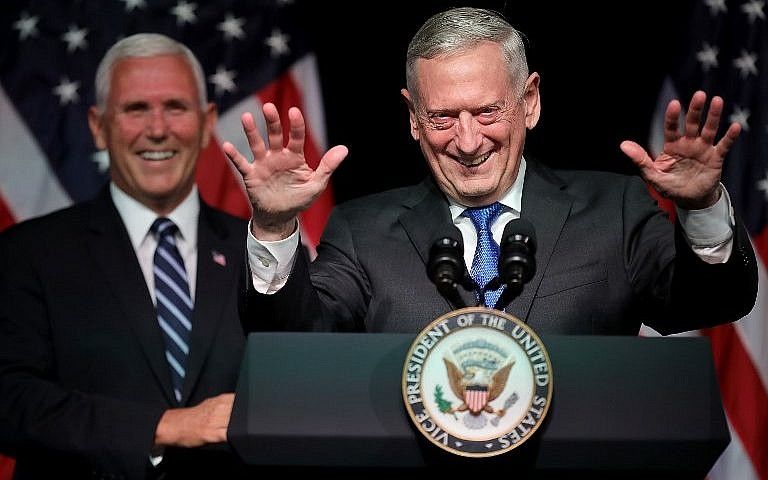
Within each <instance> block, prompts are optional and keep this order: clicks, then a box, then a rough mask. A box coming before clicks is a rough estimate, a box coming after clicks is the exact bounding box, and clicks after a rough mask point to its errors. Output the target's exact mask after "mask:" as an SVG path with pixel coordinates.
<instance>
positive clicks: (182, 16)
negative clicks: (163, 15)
mask: <svg viewBox="0 0 768 480" xmlns="http://www.w3.org/2000/svg"><path fill="white" fill-rule="evenodd" d="M196 8H197V4H196V3H187V2H185V1H184V0H180V1H179V3H177V4H176V6H175V7H173V8H172V9H171V14H173V15H174V16H175V17H176V25H184V24H185V23H195V22H196V21H197V15H195V9H196Z"/></svg>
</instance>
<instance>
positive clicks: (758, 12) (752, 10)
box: [741, 0, 765, 23]
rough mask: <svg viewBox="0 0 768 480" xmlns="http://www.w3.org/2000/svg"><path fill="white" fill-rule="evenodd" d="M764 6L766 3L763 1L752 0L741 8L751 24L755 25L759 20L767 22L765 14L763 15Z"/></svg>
mask: <svg viewBox="0 0 768 480" xmlns="http://www.w3.org/2000/svg"><path fill="white" fill-rule="evenodd" d="M764 6H765V2H763V1H761V0H750V1H749V2H747V3H745V4H744V5H742V6H741V11H742V12H744V13H745V14H746V15H747V18H749V23H755V20H756V19H757V18H759V19H760V20H765V13H763V7H764Z"/></svg>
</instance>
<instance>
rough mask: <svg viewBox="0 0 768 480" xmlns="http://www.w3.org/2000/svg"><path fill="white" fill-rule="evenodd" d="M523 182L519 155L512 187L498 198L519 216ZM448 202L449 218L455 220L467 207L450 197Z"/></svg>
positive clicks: (521, 158)
mask: <svg viewBox="0 0 768 480" xmlns="http://www.w3.org/2000/svg"><path fill="white" fill-rule="evenodd" d="M524 182H525V158H523V157H520V167H519V168H518V170H517V178H515V183H513V184H512V187H511V188H510V189H509V190H507V193H505V194H504V195H503V196H502V197H501V198H500V199H499V203H501V204H502V205H504V206H505V207H506V209H508V210H512V211H514V212H515V214H517V216H518V217H519V216H520V210H521V209H522V205H523V183H524ZM448 203H449V206H450V209H451V219H452V220H453V221H454V222H456V219H457V218H459V217H460V216H461V214H462V213H464V210H466V209H467V206H466V205H462V204H460V203H458V202H456V201H455V200H453V199H452V198H448Z"/></svg>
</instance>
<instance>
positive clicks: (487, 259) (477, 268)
mask: <svg viewBox="0 0 768 480" xmlns="http://www.w3.org/2000/svg"><path fill="white" fill-rule="evenodd" d="M500 213H501V204H500V203H498V202H496V203H492V204H490V205H488V206H486V207H478V208H468V209H466V210H464V213H463V214H462V215H464V216H465V217H469V219H470V220H472V224H473V225H474V226H475V230H477V249H475V258H473V259H472V271H471V272H470V273H471V274H472V278H473V279H474V280H475V282H476V283H477V284H478V285H479V286H480V288H484V287H485V286H486V285H487V284H488V282H490V281H491V280H492V279H493V277H495V276H496V275H497V274H498V263H499V246H498V244H496V242H495V241H494V240H493V234H492V233H491V225H493V222H494V221H496V219H497V218H498V217H499V214H500ZM502 290H504V286H502V287H501V288H498V289H497V290H491V291H488V292H486V294H485V305H486V306H488V307H490V308H493V306H494V305H496V301H497V300H498V299H499V296H501V292H502ZM475 297H476V300H477V301H478V302H480V301H482V300H483V299H482V298H480V292H479V291H477V292H475Z"/></svg>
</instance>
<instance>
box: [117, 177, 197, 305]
mask: <svg viewBox="0 0 768 480" xmlns="http://www.w3.org/2000/svg"><path fill="white" fill-rule="evenodd" d="M109 192H110V194H111V195H112V201H113V202H114V203H115V207H116V208H117V211H118V213H120V218H122V219H123V224H124V225H125V228H126V230H128V236H129V237H130V238H131V245H133V249H134V250H135V251H136V257H138V259H139V265H140V266H141V271H142V272H143V273H144V281H145V282H146V283H147V288H148V289H149V294H150V295H151V296H152V301H153V302H156V300H155V274H154V272H153V267H154V258H155V249H156V248H157V239H156V238H155V236H154V235H152V233H151V232H150V231H149V228H150V227H151V226H152V223H153V222H154V221H155V219H157V218H158V217H159V215H158V214H157V213H155V212H153V211H152V210H150V209H149V208H148V207H147V206H145V205H144V204H142V203H140V202H139V201H137V200H136V199H135V198H133V197H131V196H129V195H128V194H127V193H125V192H123V191H122V190H120V188H119V187H118V186H117V185H115V184H114V183H110V184H109ZM199 213H200V198H199V197H198V195H197V186H193V187H192V191H191V192H189V195H187V198H185V199H184V201H182V202H181V203H180V204H179V206H178V207H176V208H175V209H174V210H173V211H172V212H171V213H170V214H168V215H166V218H169V219H170V220H172V221H173V223H175V224H176V226H177V227H178V228H179V229H178V231H177V232H176V234H175V239H176V246H177V248H178V249H179V254H180V255H181V258H182V259H183V260H184V268H185V269H186V271H187V281H188V282H189V294H190V296H191V298H192V301H194V300H195V285H196V282H197V220H198V216H199Z"/></svg>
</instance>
